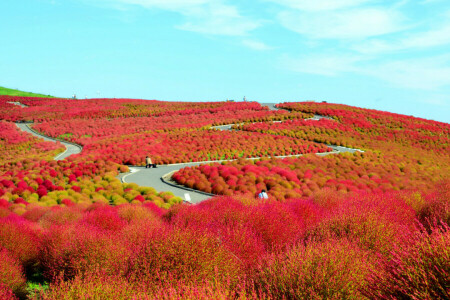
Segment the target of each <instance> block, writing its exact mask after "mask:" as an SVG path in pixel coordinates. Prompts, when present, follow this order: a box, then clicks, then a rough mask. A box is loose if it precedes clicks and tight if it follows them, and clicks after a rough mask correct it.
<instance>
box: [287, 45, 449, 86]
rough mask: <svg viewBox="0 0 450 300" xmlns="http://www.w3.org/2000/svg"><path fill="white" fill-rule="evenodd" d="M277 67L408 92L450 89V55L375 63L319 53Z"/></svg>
mask: <svg viewBox="0 0 450 300" xmlns="http://www.w3.org/2000/svg"><path fill="white" fill-rule="evenodd" d="M280 64H281V65H282V67H283V68H285V69H288V70H291V71H295V72H300V73H307V74H316V75H323V76H338V75H341V74H343V73H351V74H353V75H357V76H368V77H372V78H378V79H381V80H383V81H385V82H388V83H390V84H392V85H393V86H395V87H400V88H407V89H415V90H429V91H437V90H439V89H442V88H446V87H450V55H443V56H435V57H430V58H416V59H403V60H392V61H385V62H377V61H373V60H370V59H368V58H365V57H363V56H355V55H349V54H345V53H339V54H325V53H322V54H316V55H306V56H302V57H299V58H292V57H288V56H284V57H282V58H281V60H280Z"/></svg>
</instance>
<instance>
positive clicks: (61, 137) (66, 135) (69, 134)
mask: <svg viewBox="0 0 450 300" xmlns="http://www.w3.org/2000/svg"><path fill="white" fill-rule="evenodd" d="M72 136H73V133H64V134H61V135H60V136H58V139H64V140H67V139H70V138H71V137H72Z"/></svg>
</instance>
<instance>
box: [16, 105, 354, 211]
mask: <svg viewBox="0 0 450 300" xmlns="http://www.w3.org/2000/svg"><path fill="white" fill-rule="evenodd" d="M14 104H16V103H14ZM16 105H20V103H17V104H16ZM262 105H265V106H268V107H269V109H270V110H278V108H276V107H275V103H262ZM322 118H327V117H323V116H314V118H312V120H319V119H322ZM16 125H17V127H19V128H20V129H21V130H23V131H26V132H28V133H30V134H32V135H34V136H37V137H40V138H43V139H44V140H46V141H51V142H60V143H61V144H63V145H64V146H65V147H66V151H65V152H63V153H61V154H59V155H58V156H56V157H55V158H54V159H55V160H63V159H65V158H67V157H69V156H70V155H72V154H78V153H80V152H81V151H82V149H83V147H82V146H80V145H77V144H74V143H68V142H64V141H60V140H58V139H55V138H51V137H48V136H45V135H43V134H41V133H39V132H37V131H35V130H33V129H32V128H30V127H29V124H26V123H16ZM232 125H234V124H229V125H222V126H214V127H211V128H217V129H220V130H230V129H231V126H232ZM327 146H328V147H330V148H332V149H333V151H332V152H324V153H316V155H320V156H325V155H329V154H338V153H340V152H352V153H353V152H355V151H362V150H359V149H350V148H345V147H340V146H334V145H327ZM299 156H302V155H301V154H299V155H287V156H273V157H274V158H285V157H299ZM259 158H260V157H255V158H246V159H259ZM232 160H234V159H231V160H215V161H202V162H191V163H179V164H171V165H160V166H158V168H156V169H154V168H152V169H146V168H145V167H141V166H130V167H129V168H130V172H129V173H123V174H120V175H118V176H117V178H118V179H120V180H121V181H122V182H124V183H136V184H138V185H140V186H150V187H153V188H154V189H155V190H156V191H157V192H166V191H169V192H172V193H173V194H174V195H175V196H178V197H181V198H182V199H184V200H186V198H185V194H189V197H190V198H191V199H190V201H187V202H189V203H193V204H196V203H200V202H202V201H205V200H206V199H209V198H211V197H212V196H214V195H213V194H208V193H204V192H201V191H197V190H193V189H190V188H187V187H184V186H181V185H178V184H176V183H175V182H173V181H172V180H171V178H170V177H171V174H173V173H174V172H176V171H178V170H180V169H182V168H185V167H192V166H198V165H202V164H207V163H213V162H219V163H220V162H223V161H232Z"/></svg>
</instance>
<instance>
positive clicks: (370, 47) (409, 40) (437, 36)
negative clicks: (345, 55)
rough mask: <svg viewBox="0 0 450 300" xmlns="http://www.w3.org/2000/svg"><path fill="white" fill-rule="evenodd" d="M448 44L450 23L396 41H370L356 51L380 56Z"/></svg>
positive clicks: (356, 48) (449, 40)
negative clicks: (386, 53) (381, 54)
mask: <svg viewBox="0 0 450 300" xmlns="http://www.w3.org/2000/svg"><path fill="white" fill-rule="evenodd" d="M448 44H450V22H449V23H447V24H444V25H443V26H441V27H440V28H437V29H432V30H429V31H425V32H419V33H413V34H409V35H406V36H404V37H403V38H401V39H398V40H394V41H389V40H370V41H368V42H365V43H363V44H359V45H356V46H355V47H354V49H355V50H357V51H359V52H362V53H368V54H380V53H385V52H393V51H402V50H413V49H425V48H430V47H437V46H442V45H448Z"/></svg>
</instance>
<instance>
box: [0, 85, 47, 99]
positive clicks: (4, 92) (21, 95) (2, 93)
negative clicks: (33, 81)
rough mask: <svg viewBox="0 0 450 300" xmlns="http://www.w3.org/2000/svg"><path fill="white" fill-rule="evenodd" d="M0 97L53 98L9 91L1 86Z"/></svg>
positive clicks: (13, 90)
mask: <svg viewBox="0 0 450 300" xmlns="http://www.w3.org/2000/svg"><path fill="white" fill-rule="evenodd" d="M0 95H7V96H20V97H44V98H53V96H50V95H43V94H36V93H31V92H23V91H19V90H15V89H9V88H5V87H1V86H0Z"/></svg>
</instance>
